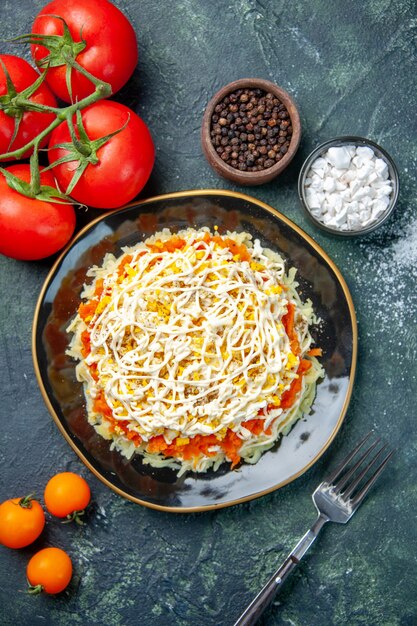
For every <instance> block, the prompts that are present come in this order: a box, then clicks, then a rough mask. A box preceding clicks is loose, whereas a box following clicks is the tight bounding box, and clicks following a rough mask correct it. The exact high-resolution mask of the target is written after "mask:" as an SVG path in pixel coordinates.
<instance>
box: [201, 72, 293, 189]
mask: <svg viewBox="0 0 417 626" xmlns="http://www.w3.org/2000/svg"><path fill="white" fill-rule="evenodd" d="M300 137H301V124H300V117H299V114H298V110H297V107H296V105H295V103H294V100H293V99H292V98H291V96H290V95H289V94H288V93H287V92H286V91H285V90H284V89H282V88H281V87H278V85H275V84H274V83H272V82H270V81H268V80H263V79H259V78H242V79H241V80H236V81H234V82H232V83H229V84H228V85H226V86H225V87H222V89H220V90H219V91H218V92H217V93H216V94H215V95H214V96H213V98H212V99H211V100H210V102H209V103H208V105H207V107H206V110H205V113H204V117H203V123H202V126H201V144H202V148H203V152H204V154H205V156H206V158H207V160H208V162H209V163H210V165H211V166H212V167H213V169H214V170H215V171H216V172H217V173H218V174H220V176H223V177H224V178H227V179H229V180H231V181H233V182H235V183H238V184H240V185H262V184H263V183H267V182H269V181H270V180H272V179H273V178H275V176H278V174H280V173H281V172H282V171H283V170H284V169H285V168H286V167H287V165H288V164H289V163H290V162H291V160H292V158H293V157H294V155H295V153H296V151H297V148H298V146H299V143H300Z"/></svg>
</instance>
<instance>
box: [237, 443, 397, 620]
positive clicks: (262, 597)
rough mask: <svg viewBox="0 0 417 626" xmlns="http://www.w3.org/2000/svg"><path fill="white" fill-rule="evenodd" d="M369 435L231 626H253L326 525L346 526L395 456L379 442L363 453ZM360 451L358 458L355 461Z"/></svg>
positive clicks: (318, 496)
mask: <svg viewBox="0 0 417 626" xmlns="http://www.w3.org/2000/svg"><path fill="white" fill-rule="evenodd" d="M371 435H372V431H371V432H370V433H368V434H367V435H366V437H364V438H363V439H362V441H360V442H359V443H358V445H357V446H356V448H354V450H352V452H350V453H349V454H348V455H347V457H346V458H345V459H343V461H342V462H341V463H340V465H339V466H338V467H337V468H336V469H335V470H334V471H333V472H332V473H331V474H330V475H329V476H327V477H326V478H325V479H324V481H323V482H322V483H321V484H320V485H319V486H318V487H317V489H316V490H315V492H314V493H313V496H312V498H313V502H314V504H315V507H316V509H317V513H318V518H317V520H316V521H315V522H314V524H313V525H312V527H311V528H310V530H308V531H307V532H306V534H305V535H304V537H302V539H300V541H299V542H298V543H297V545H296V546H295V548H294V550H293V551H292V552H291V554H289V555H288V557H287V558H286V559H285V561H284V562H283V563H282V565H281V566H280V567H279V569H278V570H277V571H276V572H275V574H274V575H273V576H272V577H271V578H270V579H269V581H268V582H267V583H266V585H265V586H264V587H263V589H262V590H261V591H260V592H259V593H258V595H257V596H256V598H255V599H254V600H252V602H251V603H250V604H249V606H248V607H247V608H246V610H245V611H244V613H242V615H241V616H240V617H239V619H238V620H237V622H236V623H235V625H234V626H253V624H255V623H256V622H257V621H258V619H259V618H260V616H261V615H262V613H263V612H264V611H265V609H266V608H267V607H268V606H269V605H270V604H271V602H272V601H273V599H274V597H275V596H276V594H277V593H278V591H279V590H280V588H281V587H282V583H283V582H284V581H285V580H286V578H287V577H288V575H289V574H290V573H291V572H292V570H293V569H295V567H296V566H297V565H298V563H299V562H300V561H301V559H302V558H303V556H304V554H305V553H306V552H307V550H308V549H309V547H310V546H311V544H312V543H313V541H314V540H315V539H316V537H317V535H318V534H319V532H320V531H321V529H322V528H323V526H324V525H325V524H326V522H337V523H338V524H346V522H348V521H349V520H350V518H351V517H352V515H353V514H354V513H355V511H356V510H357V509H358V507H359V505H360V504H361V503H362V501H363V499H364V498H365V496H366V494H367V493H368V491H369V490H370V488H371V487H372V485H373V484H374V483H375V481H376V480H377V478H378V476H379V475H380V474H381V472H382V471H383V469H384V468H385V466H386V464H387V463H388V461H389V460H390V458H391V457H392V455H393V454H394V450H388V446H387V444H383V443H382V440H381V439H380V438H378V439H376V440H375V441H374V442H373V443H371V444H370V445H369V446H368V447H367V448H366V449H364V446H365V443H366V442H368V440H369V438H370V437H371ZM360 451H361V455H360V456H359V458H357V459H355V457H356V456H357V455H358V453H359V452H360Z"/></svg>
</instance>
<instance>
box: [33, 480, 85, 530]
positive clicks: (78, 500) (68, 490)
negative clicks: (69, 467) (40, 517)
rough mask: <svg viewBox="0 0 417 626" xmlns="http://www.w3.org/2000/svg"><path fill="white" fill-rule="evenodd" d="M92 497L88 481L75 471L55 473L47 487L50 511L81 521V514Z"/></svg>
mask: <svg viewBox="0 0 417 626" xmlns="http://www.w3.org/2000/svg"><path fill="white" fill-rule="evenodd" d="M90 499H91V492H90V487H89V486H88V483H87V481H86V480H85V479H84V478H83V477H82V476H79V475H78V474H74V473H73V472H61V473H59V474H55V476H53V477H52V478H51V479H50V480H49V481H48V483H47V485H46V487H45V493H44V500H45V505H46V508H47V509H48V511H49V513H51V514H52V515H55V516H56V517H65V518H67V521H72V520H74V521H76V522H78V523H81V520H80V516H82V515H83V514H84V510H85V508H86V507H87V506H88V504H89V502H90Z"/></svg>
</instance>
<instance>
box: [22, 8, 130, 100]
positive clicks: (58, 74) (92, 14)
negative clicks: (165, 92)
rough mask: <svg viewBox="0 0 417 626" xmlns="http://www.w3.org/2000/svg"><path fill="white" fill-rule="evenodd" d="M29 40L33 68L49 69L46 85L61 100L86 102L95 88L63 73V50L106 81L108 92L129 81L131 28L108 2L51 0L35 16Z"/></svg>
mask: <svg viewBox="0 0 417 626" xmlns="http://www.w3.org/2000/svg"><path fill="white" fill-rule="evenodd" d="M60 18H61V19H60ZM63 20H65V23H66V25H67V28H66V27H65V26H64V22H63ZM29 41H30V42H31V43H32V47H31V52H32V57H33V59H34V60H35V62H36V63H37V65H38V67H40V68H41V69H43V70H45V69H46V68H48V69H47V77H46V80H47V82H48V85H49V86H50V88H51V89H52V91H53V92H54V93H55V94H56V95H57V96H58V97H59V98H61V100H64V101H65V102H71V101H72V102H76V101H77V100H81V99H82V98H85V97H86V96H88V95H89V94H91V93H93V91H94V85H93V84H92V82H91V81H90V80H88V78H86V77H85V76H82V75H81V74H80V73H79V72H78V71H77V70H74V69H72V70H67V67H66V65H65V61H66V59H65V57H64V56H63V50H65V54H66V55H69V56H70V58H71V59H75V60H76V61H77V63H79V64H80V65H81V66H82V67H83V68H85V69H86V70H87V71H88V72H90V74H92V75H93V76H95V77H96V78H98V79H100V80H103V81H105V82H107V83H110V85H111V88H112V93H115V92H116V91H118V90H119V89H120V88H121V87H123V85H124V84H125V83H126V82H127V81H128V79H129V78H130V76H131V75H132V73H133V71H134V69H135V67H136V63H137V60H138V50H137V42H136V35H135V31H134V30H133V27H132V25H131V23H130V22H129V20H128V19H127V18H126V17H125V16H124V15H123V13H122V12H121V11H120V10H119V9H118V8H117V7H116V6H114V4H112V3H111V2H108V0H53V1H52V2H50V3H49V4H47V5H46V6H44V7H43V9H42V10H41V11H40V12H39V13H38V15H37V16H36V18H35V21H34V23H33V26H32V34H31V36H30V38H29ZM68 87H70V89H68Z"/></svg>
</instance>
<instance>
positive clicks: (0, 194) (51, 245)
mask: <svg viewBox="0 0 417 626" xmlns="http://www.w3.org/2000/svg"><path fill="white" fill-rule="evenodd" d="M63 198H64V196H63V194H61V193H60V192H59V191H58V189H57V188H56V186H55V180H54V177H53V175H52V174H51V172H47V171H41V172H40V186H39V189H37V190H35V189H33V187H32V186H31V167H30V165H28V164H27V163H19V164H16V165H11V166H10V167H7V168H4V169H3V168H0V253H1V254H4V255H6V256H9V257H12V258H13V259H19V260H25V261H33V260H36V259H43V258H45V257H47V256H50V255H51V254H54V253H55V252H58V250H60V249H61V248H62V247H63V246H64V245H65V244H66V243H67V242H68V241H69V240H70V238H71V237H72V234H73V232H74V229H75V222H76V219H75V211H74V207H73V206H72V204H68V202H67V201H66V200H64V199H63Z"/></svg>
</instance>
